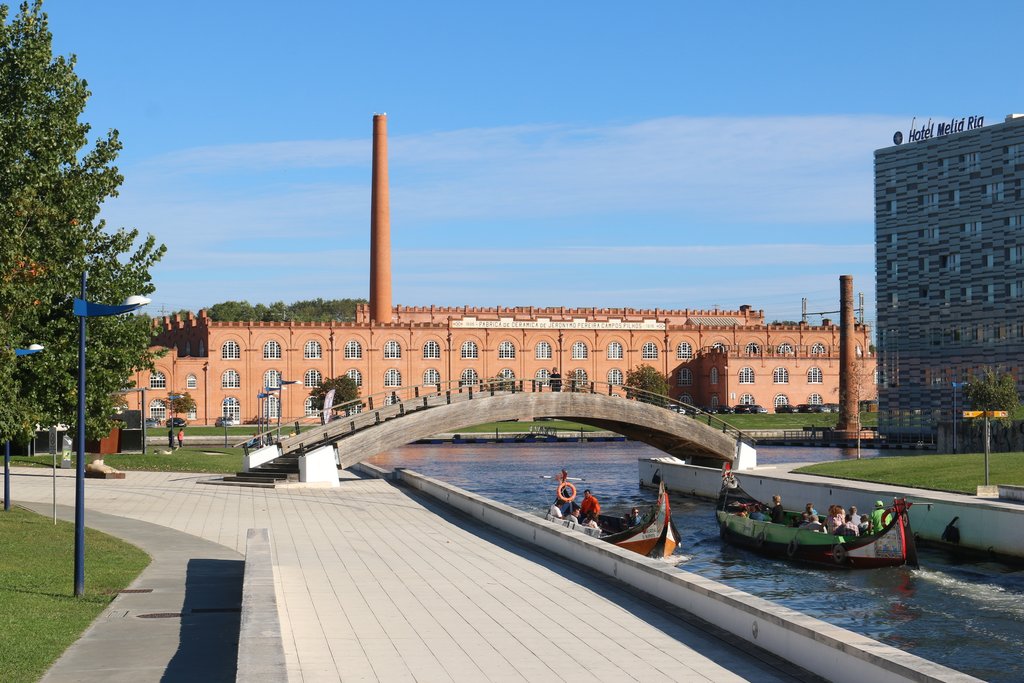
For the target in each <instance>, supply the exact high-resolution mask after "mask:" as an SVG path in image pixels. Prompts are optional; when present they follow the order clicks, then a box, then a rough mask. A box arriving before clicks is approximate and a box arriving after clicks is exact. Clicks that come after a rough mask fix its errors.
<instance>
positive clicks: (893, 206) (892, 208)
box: [889, 199, 899, 242]
mask: <svg viewBox="0 0 1024 683" xmlns="http://www.w3.org/2000/svg"><path fill="white" fill-rule="evenodd" d="M898 209H899V203H898V202H897V201H896V200H895V199H890V200H889V215H890V216H895V215H896V212H897V210H898ZM893 237H894V238H895V237H896V235H893ZM893 241H894V242H895V241H896V240H895V239H894V240H893Z"/></svg>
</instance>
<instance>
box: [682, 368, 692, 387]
mask: <svg viewBox="0 0 1024 683" xmlns="http://www.w3.org/2000/svg"><path fill="white" fill-rule="evenodd" d="M692 384H693V373H692V372H690V368H679V386H681V387H688V386H691V385H692Z"/></svg>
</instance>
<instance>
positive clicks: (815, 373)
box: [807, 368, 822, 384]
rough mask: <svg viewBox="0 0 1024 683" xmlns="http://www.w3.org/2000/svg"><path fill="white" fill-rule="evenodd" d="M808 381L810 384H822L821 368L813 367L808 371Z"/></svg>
mask: <svg viewBox="0 0 1024 683" xmlns="http://www.w3.org/2000/svg"><path fill="white" fill-rule="evenodd" d="M807 383H808V384H821V383H822V374H821V368H811V369H810V370H808V371H807Z"/></svg>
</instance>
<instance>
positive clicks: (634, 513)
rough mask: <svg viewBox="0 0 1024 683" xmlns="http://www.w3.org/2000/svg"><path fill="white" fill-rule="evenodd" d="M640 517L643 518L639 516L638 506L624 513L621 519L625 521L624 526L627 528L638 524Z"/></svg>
mask: <svg viewBox="0 0 1024 683" xmlns="http://www.w3.org/2000/svg"><path fill="white" fill-rule="evenodd" d="M641 519H643V518H642V517H641V516H640V508H633V509H631V510H630V511H629V512H628V513H627V514H626V516H625V518H624V519H623V521H624V522H625V523H626V528H629V527H634V526H636V525H637V524H639V523H640V520H641Z"/></svg>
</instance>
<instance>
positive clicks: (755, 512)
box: [750, 503, 768, 522]
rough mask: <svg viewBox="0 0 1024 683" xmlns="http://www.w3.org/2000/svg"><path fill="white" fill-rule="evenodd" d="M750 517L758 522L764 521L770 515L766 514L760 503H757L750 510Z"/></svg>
mask: <svg viewBox="0 0 1024 683" xmlns="http://www.w3.org/2000/svg"><path fill="white" fill-rule="evenodd" d="M750 518H751V519H753V520H755V521H758V522H764V521H766V520H767V519H768V517H766V516H765V514H764V510H763V509H762V508H761V504H760V503H756V504H755V505H754V508H753V509H752V510H751V511H750Z"/></svg>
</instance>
